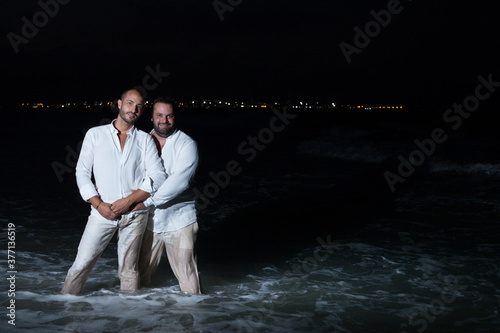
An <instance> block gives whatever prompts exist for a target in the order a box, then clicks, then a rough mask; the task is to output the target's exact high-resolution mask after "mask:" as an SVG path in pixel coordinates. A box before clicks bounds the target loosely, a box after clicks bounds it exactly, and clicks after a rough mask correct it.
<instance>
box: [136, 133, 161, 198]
mask: <svg viewBox="0 0 500 333" xmlns="http://www.w3.org/2000/svg"><path fill="white" fill-rule="evenodd" d="M145 166H146V175H147V176H146V177H145V178H144V182H143V183H142V185H141V186H140V187H139V188H140V189H141V190H143V191H144V192H148V193H151V195H153V194H154V193H155V192H156V191H158V189H159V188H160V186H161V185H162V184H163V182H164V181H165V179H166V178H167V175H166V173H165V169H164V168H163V164H162V162H161V158H160V156H158V149H157V148H156V145H155V143H154V141H153V139H152V138H151V136H150V135H148V136H147V138H146V156H145Z"/></svg>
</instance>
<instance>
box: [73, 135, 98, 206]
mask: <svg viewBox="0 0 500 333" xmlns="http://www.w3.org/2000/svg"><path fill="white" fill-rule="evenodd" d="M93 165H94V137H93V135H92V130H89V131H87V134H86V135H85V138H84V139H83V143H82V149H81V150H80V156H79V157H78V162H77V164H76V172H75V173H76V183H77V185H78V189H79V190H80V195H81V196H82V198H83V200H85V201H88V200H89V199H90V198H92V197H94V196H96V195H99V194H98V193H97V190H96V188H95V185H94V183H93V182H92V168H93Z"/></svg>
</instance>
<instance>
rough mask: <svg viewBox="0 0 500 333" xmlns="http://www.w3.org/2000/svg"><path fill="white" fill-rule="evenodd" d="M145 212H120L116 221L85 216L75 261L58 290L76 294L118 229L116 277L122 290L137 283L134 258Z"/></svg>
mask: <svg viewBox="0 0 500 333" xmlns="http://www.w3.org/2000/svg"><path fill="white" fill-rule="evenodd" d="M147 220H148V212H135V213H130V214H127V215H122V217H121V219H120V220H119V221H118V223H117V222H113V221H109V220H103V219H100V218H97V217H95V216H92V215H91V216H89V219H88V221H87V225H86V227H85V231H84V232H83V235H82V239H81V240H80V245H78V253H77V255H76V259H75V262H74V263H73V265H72V266H71V268H70V269H69V271H68V275H67V277H66V281H64V286H63V288H62V291H61V293H63V294H74V295H79V294H81V293H82V290H83V287H84V285H85V282H86V281H87V278H88V276H89V274H90V271H91V270H92V268H94V265H95V263H96V262H97V259H99V257H100V256H101V254H102V253H103V252H104V249H105V248H106V246H107V245H108V243H109V241H110V240H111V238H112V237H113V235H114V234H115V232H116V230H118V276H119V278H120V288H121V289H122V290H137V289H138V288H139V286H140V278H139V270H138V260H139V252H140V248H141V242H142V235H143V234H144V230H146V225H147Z"/></svg>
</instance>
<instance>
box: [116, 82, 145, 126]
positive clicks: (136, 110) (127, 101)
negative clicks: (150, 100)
mask: <svg viewBox="0 0 500 333" xmlns="http://www.w3.org/2000/svg"><path fill="white" fill-rule="evenodd" d="M118 108H119V109H120V118H122V119H123V121H124V122H126V123H127V124H129V125H133V124H135V122H136V121H137V120H138V119H139V117H140V115H141V114H142V111H144V105H143V100H142V97H141V95H140V94H139V92H138V91H135V90H130V91H129V92H127V95H126V96H125V98H124V99H123V101H122V100H121V99H119V100H118Z"/></svg>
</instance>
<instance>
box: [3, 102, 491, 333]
mask: <svg viewBox="0 0 500 333" xmlns="http://www.w3.org/2000/svg"><path fill="white" fill-rule="evenodd" d="M3 111H4V112H9V113H14V114H19V117H16V120H15V121H11V122H7V123H6V126H5V128H4V130H3V132H4V135H3V136H2V139H1V140H2V161H3V163H2V187H1V194H0V207H1V208H0V220H1V221H2V224H1V228H2V231H1V233H0V234H1V235H2V236H1V237H0V252H1V256H2V263H3V265H2V271H3V273H2V274H1V275H2V278H1V279H0V281H1V282H0V294H1V295H2V296H1V298H0V300H1V305H2V308H3V309H4V310H3V313H4V314H3V315H2V318H3V319H2V321H1V323H0V331H1V332H27V331H34V332H420V333H422V332H498V327H500V319H499V306H500V270H499V265H500V261H499V259H498V258H499V253H500V245H499V241H498V239H499V231H500V219H499V217H500V191H499V190H498V184H499V181H500V160H499V152H500V135H499V134H498V133H497V132H498V131H497V130H496V128H495V127H496V126H495V124H492V123H491V121H490V120H489V119H490V118H489V117H488V115H489V114H488V113H487V111H488V110H484V111H483V110H481V111H478V113H476V114H474V115H473V116H471V118H470V119H466V120H464V121H463V124H462V125H461V126H460V127H459V128H457V129H456V130H454V129H452V128H451V126H450V124H447V123H445V122H443V120H442V119H441V115H442V111H433V112H426V113H425V114H424V113H422V111H420V113H419V112H417V111H412V112H409V111H408V112H401V111H400V112H345V111H344V112H341V111H332V110H330V111H326V110H319V111H314V110H313V111H311V110H302V111H299V110H297V109H288V111H287V112H288V114H289V118H288V119H287V120H286V122H287V124H283V125H282V122H280V121H278V120H274V118H276V117H277V115H276V113H273V112H272V111H270V110H269V109H268V110H260V109H259V110H253V111H248V110H247V111H235V110H232V111H217V112H216V111H210V110H192V111H189V112H184V113H181V114H180V115H179V118H180V119H178V121H179V126H180V127H181V128H182V129H183V130H184V131H185V132H186V133H188V134H189V135H191V136H192V137H193V138H194V139H195V140H196V141H197V142H198V145H199V149H200V157H201V164H200V168H199V171H198V174H197V182H196V189H197V191H198V192H197V193H202V194H203V196H201V197H198V198H197V202H198V208H199V212H198V217H199V223H200V228H201V229H200V232H199V241H198V248H197V250H198V264H199V271H200V276H201V282H202V287H203V289H204V295H185V294H183V293H181V292H180V290H179V288H178V286H177V284H176V280H175V278H174V276H173V274H172V272H171V271H170V268H169V267H168V264H167V261H166V258H165V257H164V259H163V261H162V264H161V265H160V268H159V269H158V271H157V273H156V275H155V277H154V281H153V286H152V287H151V288H144V289H141V290H139V291H137V292H134V293H122V292H120V290H119V281H118V278H117V260H116V240H113V241H112V242H111V244H110V245H109V246H108V248H107V249H106V251H105V253H104V255H103V256H102V258H101V259H100V260H99V261H98V263H97V265H96V267H95V268H94V270H93V271H92V273H91V275H90V278H89V280H88V282H87V284H86V287H85V290H84V295H83V296H71V295H60V294H59V291H60V289H61V287H62V284H63V281H64V278H65V276H66V272H67V270H68V268H69V267H70V265H71V264H72V262H73V260H74V257H75V254H76V249H77V246H78V242H79V240H80V237H81V234H82V232H83V228H84V226H85V222H86V218H87V215H88V213H89V206H88V205H87V204H86V203H84V202H83V200H82V199H81V198H80V196H79V194H78V190H77V187H76V182H75V177H74V165H75V162H76V156H77V155H76V154H77V151H78V149H79V144H80V142H81V140H82V139H83V133H84V132H85V131H86V130H87V129H88V128H90V127H92V126H95V125H98V124H99V123H100V122H107V121H109V120H110V119H112V118H114V117H115V116H116V115H115V114H113V113H111V112H108V111H106V110H94V109H88V110H75V109H72V110H54V111H50V110H46V109H36V110H31V109H9V110H3ZM280 112H281V114H282V111H280ZM480 112H483V114H481V113H480ZM276 119H278V118H276ZM139 127H141V128H143V129H144V130H149V129H150V122H149V119H148V117H147V116H146V115H143V118H142V120H141V123H140V124H139ZM439 128H441V129H442V132H443V133H444V134H445V135H446V139H445V140H441V141H443V142H441V143H434V148H433V146H432V144H430V143H429V141H425V140H426V139H429V138H431V137H432V134H431V133H432V132H433V130H435V129H439ZM252 137H256V138H257V139H253V138H252ZM442 138H443V136H441V139H442ZM415 140H419V142H427V146H425V147H427V148H426V149H427V153H429V154H426V153H425V152H424V153H422V152H421V151H422V149H420V148H419V147H418V146H417V144H416V143H415ZM252 142H254V143H252ZM418 151H420V153H419V152H418ZM419 158H420V159H419ZM403 160H405V161H408V163H411V162H413V163H414V164H416V165H417V166H414V167H409V166H408V165H409V164H408V165H407V166H406V169H405V167H404V166H401V165H402V164H401V163H403V162H401V161H403ZM235 170H236V171H235ZM387 172H390V173H391V174H392V175H393V176H399V177H402V174H404V177H402V178H398V179H400V180H401V179H404V182H401V181H398V182H395V183H393V190H394V191H392V190H391V187H390V186H389V185H388V182H387V179H386V177H385V176H384V175H387ZM9 225H10V229H11V230H9ZM9 231H10V232H11V235H13V233H12V231H13V232H14V233H15V240H13V242H14V243H15V244H12V243H11V244H10V245H11V246H15V248H13V247H11V250H14V251H15V253H13V252H11V253H10V254H11V255H15V258H14V259H15V263H14V262H10V263H11V264H13V265H14V266H12V267H10V268H9V266H8V262H7V260H8V258H7V257H8V254H9V253H8V249H9V243H8V242H9V239H8V237H9V234H8V233H9ZM11 259H12V258H11ZM9 271H15V273H9ZM11 275H14V276H15V279H14V280H13V279H11V280H8V278H9V277H10V276H11ZM11 289H15V295H12V294H11V293H12V291H11V292H10V293H9V290H11ZM9 294H10V295H9ZM12 300H14V301H15V303H14V304H15V312H13V311H11V310H10V309H8V307H9V306H10V304H11V302H12ZM11 307H12V306H11ZM11 313H12V314H15V326H14V325H12V324H10V323H9V321H11V320H12V319H11V318H9V316H8V315H9V314H11ZM11 323H14V322H13V321H11Z"/></svg>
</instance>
